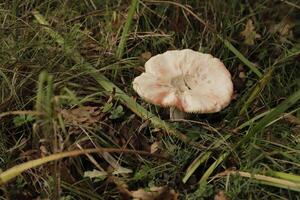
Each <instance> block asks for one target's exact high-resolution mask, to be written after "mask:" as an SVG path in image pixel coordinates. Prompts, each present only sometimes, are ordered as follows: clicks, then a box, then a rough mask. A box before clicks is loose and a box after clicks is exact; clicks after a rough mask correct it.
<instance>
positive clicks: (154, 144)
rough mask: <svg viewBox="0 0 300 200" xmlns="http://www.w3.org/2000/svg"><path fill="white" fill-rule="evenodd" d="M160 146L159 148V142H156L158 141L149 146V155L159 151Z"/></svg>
mask: <svg viewBox="0 0 300 200" xmlns="http://www.w3.org/2000/svg"><path fill="white" fill-rule="evenodd" d="M160 146H161V142H158V141H156V142H154V143H153V144H151V146H150V153H155V152H156V151H157V150H158V149H159V147H160Z"/></svg>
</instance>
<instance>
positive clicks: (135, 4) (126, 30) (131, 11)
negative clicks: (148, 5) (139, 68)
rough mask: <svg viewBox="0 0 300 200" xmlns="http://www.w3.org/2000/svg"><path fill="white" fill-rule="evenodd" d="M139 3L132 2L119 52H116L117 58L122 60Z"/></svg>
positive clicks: (137, 0)
mask: <svg viewBox="0 0 300 200" xmlns="http://www.w3.org/2000/svg"><path fill="white" fill-rule="evenodd" d="M138 2H139V0H132V1H131V5H130V9H129V11H128V16H127V20H126V23H125V26H124V28H123V32H122V36H121V39H120V43H119V46H118V49H117V52H116V55H117V58H122V56H123V53H124V49H125V44H126V41H127V37H128V32H129V29H130V25H131V22H132V18H133V15H134V13H135V10H136V7H137V5H138Z"/></svg>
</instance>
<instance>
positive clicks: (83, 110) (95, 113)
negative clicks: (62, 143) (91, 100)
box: [60, 106, 104, 133]
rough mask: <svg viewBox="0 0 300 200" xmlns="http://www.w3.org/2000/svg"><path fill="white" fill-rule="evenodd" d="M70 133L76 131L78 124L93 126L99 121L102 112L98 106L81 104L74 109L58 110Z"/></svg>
mask: <svg viewBox="0 0 300 200" xmlns="http://www.w3.org/2000/svg"><path fill="white" fill-rule="evenodd" d="M60 113H61V115H62V116H63V118H64V121H65V123H66V125H67V126H69V127H70V131H69V132H70V133H74V132H76V130H77V129H79V127H80V126H84V127H87V128H93V127H95V125H97V124H99V123H100V122H101V119H102V118H103V116H104V114H103V113H102V112H101V109H100V108H99V107H92V106H81V107H79V108H74V109H62V110H61V111H60Z"/></svg>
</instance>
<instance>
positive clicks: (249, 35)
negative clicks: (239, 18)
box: [241, 19, 261, 45]
mask: <svg viewBox="0 0 300 200" xmlns="http://www.w3.org/2000/svg"><path fill="white" fill-rule="evenodd" d="M254 29H255V27H254V25H253V21H252V20H251V19H249V20H248V21H247V23H246V26H245V29H244V30H243V31H242V32H241V35H242V36H243V37H244V38H245V40H244V42H245V44H248V45H254V41H255V39H258V38H261V35H260V34H258V33H256V31H255V30H254Z"/></svg>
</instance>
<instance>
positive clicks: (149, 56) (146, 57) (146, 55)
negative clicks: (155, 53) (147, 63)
mask: <svg viewBox="0 0 300 200" xmlns="http://www.w3.org/2000/svg"><path fill="white" fill-rule="evenodd" d="M151 56H152V54H151V53H150V52H149V51H146V52H144V53H142V54H141V57H142V58H143V59H144V60H149V59H150V58H151Z"/></svg>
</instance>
